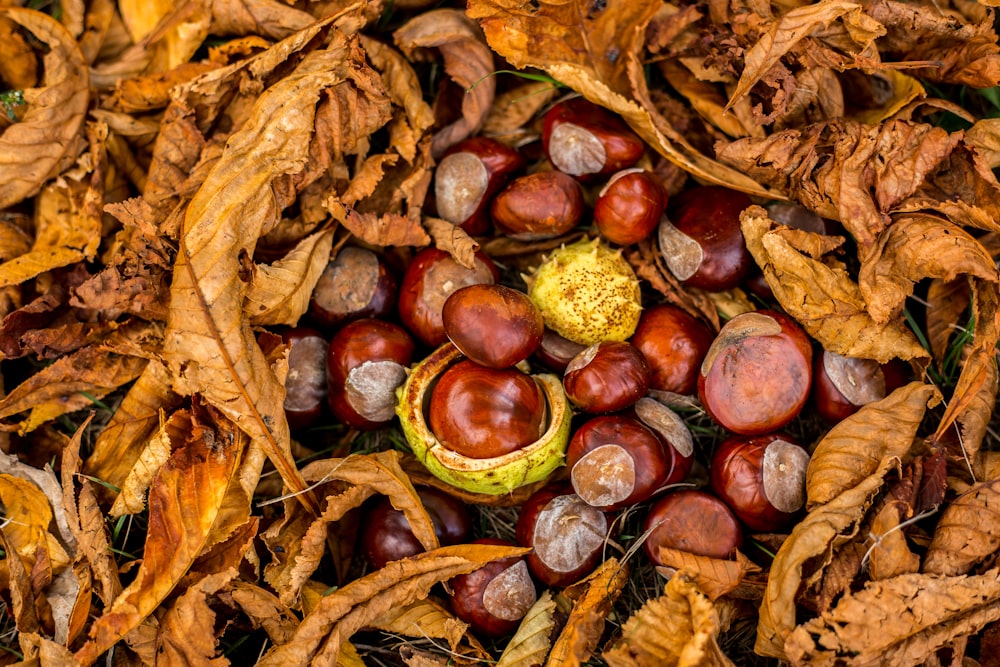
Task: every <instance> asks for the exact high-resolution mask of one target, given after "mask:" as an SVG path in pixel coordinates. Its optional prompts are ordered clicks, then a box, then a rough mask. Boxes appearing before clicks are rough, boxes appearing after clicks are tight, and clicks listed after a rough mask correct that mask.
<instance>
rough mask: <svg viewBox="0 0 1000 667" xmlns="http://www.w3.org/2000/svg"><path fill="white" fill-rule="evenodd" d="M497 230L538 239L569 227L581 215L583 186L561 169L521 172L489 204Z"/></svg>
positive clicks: (563, 232) (558, 233) (510, 234)
mask: <svg viewBox="0 0 1000 667" xmlns="http://www.w3.org/2000/svg"><path fill="white" fill-rule="evenodd" d="M490 217H491V218H492V219H493V225H494V226H495V227H496V228H497V231H499V232H501V233H503V234H504V235H506V236H509V237H510V238H512V239H515V240H517V241H540V240H543V239H551V238H555V237H557V236H561V235H562V234H565V233H566V232H568V231H570V230H572V229H573V228H574V227H576V226H577V225H578V224H579V223H580V218H582V217H583V190H582V189H581V188H580V184H579V183H577V181H576V179H575V178H573V177H572V176H570V175H569V174H564V173H562V172H561V171H539V172H536V173H534V174H528V175H527V176H520V177H518V178H515V179H514V180H513V181H511V182H510V184H509V185H507V187H506V188H504V189H503V190H502V191H501V192H500V194H498V195H497V196H496V197H495V198H494V199H493V203H492V204H491V205H490Z"/></svg>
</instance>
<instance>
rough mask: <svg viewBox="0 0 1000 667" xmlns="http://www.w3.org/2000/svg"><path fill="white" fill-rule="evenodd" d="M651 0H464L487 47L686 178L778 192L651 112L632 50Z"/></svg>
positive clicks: (653, 7) (637, 46) (655, 7)
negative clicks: (592, 110)
mask: <svg viewBox="0 0 1000 667" xmlns="http://www.w3.org/2000/svg"><path fill="white" fill-rule="evenodd" d="M661 6H662V3H660V2H658V1H656V0H643V1H642V2H622V3H615V4H607V5H594V4H590V3H587V2H586V1H585V0H570V1H569V2H564V1H560V0H545V1H542V0H540V1H539V2H538V3H537V5H525V4H524V3H523V2H518V1H517V0H472V1H471V2H470V3H469V6H468V10H467V11H468V15H469V16H470V17H471V18H474V19H479V22H480V25H481V26H482V27H483V31H484V32H485V33H486V41H487V42H488V43H489V45H490V47H491V48H492V49H493V50H494V51H496V52H497V53H499V54H500V55H501V56H503V57H504V58H506V59H507V60H508V61H509V62H510V63H511V64H512V65H514V66H515V67H517V68H524V67H535V68H538V69H541V70H544V71H545V72H547V73H548V74H549V75H550V76H552V77H553V78H555V79H556V80H557V81H559V82H561V83H563V84H565V85H568V86H570V87H571V88H573V89H574V90H576V91H577V92H579V93H582V94H583V95H584V96H585V97H587V99H589V100H590V101H592V102H594V103H596V104H600V105H602V106H605V107H607V108H608V109H610V110H612V111H614V112H615V113H618V114H620V115H621V116H622V118H624V119H625V121H626V122H627V123H628V124H629V125H630V126H631V127H632V129H633V130H635V131H636V133H637V134H639V136H641V137H642V138H643V139H645V140H646V142H647V143H648V144H649V145H650V146H652V147H653V148H654V149H655V150H657V151H658V152H659V153H660V154H661V155H663V156H664V157H666V158H667V159H668V160H670V161H671V162H673V163H674V164H676V165H677V166H679V167H681V168H682V169H684V170H685V171H688V172H689V173H691V174H692V175H694V176H696V177H699V178H702V179H704V180H706V181H709V182H711V183H717V184H719V185H727V186H729V187H732V188H735V189H738V190H743V191H745V192H748V193H752V194H757V195H760V196H763V197H768V198H773V197H775V196H777V197H779V198H780V197H781V195H780V193H776V192H773V191H769V190H767V189H766V188H764V187H761V186H760V185H758V184H757V183H756V182H755V181H753V180H752V179H751V178H748V177H747V176H746V175H744V174H742V173H739V172H738V171H736V170H733V169H730V168H728V167H726V166H724V165H722V164H720V163H718V162H716V161H714V160H712V159H709V158H707V157H705V156H704V155H702V154H701V153H699V152H698V151H697V150H696V149H695V148H694V147H692V146H691V145H690V144H689V143H688V142H687V141H686V140H685V139H684V137H683V136H681V135H680V134H679V133H677V132H676V131H674V130H673V128H672V127H671V126H670V123H669V122H668V121H667V119H666V118H664V117H663V116H661V115H660V114H659V113H658V112H656V111H655V105H653V103H652V101H651V100H650V99H649V98H650V96H649V91H648V90H647V89H646V84H645V76H644V75H643V72H642V65H643V62H642V60H641V57H640V51H641V49H642V46H643V41H644V37H645V29H646V26H647V25H648V23H649V21H650V20H651V19H652V17H653V15H654V14H655V13H656V12H657V11H659V9H660V7H661Z"/></svg>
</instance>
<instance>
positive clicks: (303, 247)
mask: <svg viewBox="0 0 1000 667" xmlns="http://www.w3.org/2000/svg"><path fill="white" fill-rule="evenodd" d="M332 247H333V230H332V229H326V230H323V231H320V232H316V233H315V234H310V235H309V236H307V237H306V238H304V239H302V240H301V241H300V242H299V243H298V244H297V245H296V246H295V247H294V248H292V250H291V251H290V252H289V253H288V254H287V255H285V256H284V257H282V258H281V259H279V260H278V261H276V262H274V263H272V264H257V265H256V267H255V270H254V272H253V277H252V278H251V280H250V288H249V289H248V290H247V295H246V305H245V306H244V308H245V309H246V311H247V312H248V313H250V323H251V324H253V325H257V326H269V325H271V326H274V325H282V324H284V325H287V326H295V325H296V324H298V322H299V318H301V317H302V316H303V315H305V314H306V311H307V310H308V309H309V299H310V297H311V296H312V291H313V288H315V287H316V283H317V282H319V277H320V276H321V275H323V269H325V268H326V265H327V262H329V260H330V249H331V248H332Z"/></svg>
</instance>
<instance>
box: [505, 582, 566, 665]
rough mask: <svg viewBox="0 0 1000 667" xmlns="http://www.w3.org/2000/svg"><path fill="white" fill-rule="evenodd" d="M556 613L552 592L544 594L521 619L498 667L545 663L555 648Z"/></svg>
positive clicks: (544, 592)
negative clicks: (553, 636) (552, 637)
mask: <svg viewBox="0 0 1000 667" xmlns="http://www.w3.org/2000/svg"><path fill="white" fill-rule="evenodd" d="M555 612H556V603H555V601H554V600H553V599H552V592H551V591H548V590H546V591H543V592H542V594H541V595H539V596H538V599H537V600H535V604H533V605H531V609H529V610H528V613H526V614H525V615H524V618H523V619H521V625H520V626H518V628H517V632H515V633H514V636H513V637H511V638H510V641H508V642H507V646H506V648H504V650H503V654H501V656H500V660H499V661H497V665H496V667H519V665H541V664H543V663H544V662H545V658H546V656H548V654H549V649H550V647H551V646H552V640H551V638H550V637H551V635H552V632H553V631H554V630H555V626H556V620H555Z"/></svg>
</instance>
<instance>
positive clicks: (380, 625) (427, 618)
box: [371, 600, 469, 652]
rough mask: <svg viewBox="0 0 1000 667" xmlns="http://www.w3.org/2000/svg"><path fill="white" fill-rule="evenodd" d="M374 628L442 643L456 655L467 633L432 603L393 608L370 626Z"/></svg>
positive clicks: (459, 622) (462, 625)
mask: <svg viewBox="0 0 1000 667" xmlns="http://www.w3.org/2000/svg"><path fill="white" fill-rule="evenodd" d="M371 626H372V627H373V628H377V629H378V630H383V631H385V632H391V633H394V634H398V635H403V636H404V637H416V638H418V639H424V638H429V639H443V640H445V641H446V642H448V648H449V649H450V650H451V651H452V652H455V650H456V649H457V648H458V645H459V644H460V643H461V641H462V639H463V638H464V637H465V635H466V632H467V631H468V629H469V624H468V623H465V622H464V621H461V620H459V619H458V617H456V616H455V615H454V614H452V613H451V611H449V610H448V609H446V608H445V607H443V606H441V605H440V604H438V603H436V602H433V601H431V600H417V601H415V602H412V603H410V604H406V605H400V606H398V607H395V608H393V609H391V610H389V611H388V612H386V613H385V614H382V615H381V616H379V617H378V618H376V619H375V620H373V621H372V622H371Z"/></svg>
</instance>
